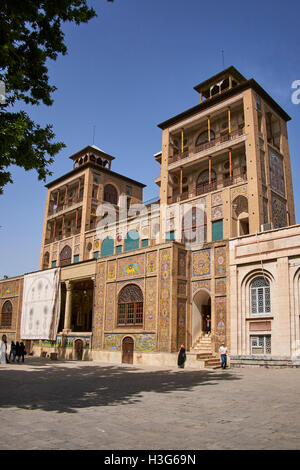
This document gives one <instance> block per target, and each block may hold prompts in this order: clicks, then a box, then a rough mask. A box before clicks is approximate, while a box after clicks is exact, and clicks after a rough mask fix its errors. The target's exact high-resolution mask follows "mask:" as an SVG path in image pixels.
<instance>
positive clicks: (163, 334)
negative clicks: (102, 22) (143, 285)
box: [158, 248, 172, 352]
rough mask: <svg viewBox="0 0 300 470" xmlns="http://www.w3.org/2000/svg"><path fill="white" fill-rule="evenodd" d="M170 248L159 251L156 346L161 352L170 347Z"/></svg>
mask: <svg viewBox="0 0 300 470" xmlns="http://www.w3.org/2000/svg"><path fill="white" fill-rule="evenodd" d="M171 273H172V265H171V249H170V248H166V249H163V250H161V252H160V307H159V318H158V348H159V351H161V352H168V351H169V349H170V346H169V342H170V320H171Z"/></svg>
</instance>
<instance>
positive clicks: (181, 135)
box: [181, 129, 183, 153]
mask: <svg viewBox="0 0 300 470" xmlns="http://www.w3.org/2000/svg"><path fill="white" fill-rule="evenodd" d="M181 153H183V129H181Z"/></svg>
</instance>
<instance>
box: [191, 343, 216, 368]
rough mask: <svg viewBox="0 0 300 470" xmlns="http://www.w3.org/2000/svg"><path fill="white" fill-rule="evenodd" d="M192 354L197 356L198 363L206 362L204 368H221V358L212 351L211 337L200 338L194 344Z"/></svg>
mask: <svg viewBox="0 0 300 470" xmlns="http://www.w3.org/2000/svg"><path fill="white" fill-rule="evenodd" d="M191 353H193V354H196V355H197V360H198V361H203V362H204V367H205V368H209V369H218V368H219V367H221V361H220V358H219V357H218V356H217V354H215V353H212V351H211V338H210V336H206V335H203V336H200V337H199V338H198V339H197V340H196V342H195V343H194V345H193V347H192V349H191Z"/></svg>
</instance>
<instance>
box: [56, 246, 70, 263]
mask: <svg viewBox="0 0 300 470" xmlns="http://www.w3.org/2000/svg"><path fill="white" fill-rule="evenodd" d="M71 263H72V250H71V248H70V247H69V245H66V246H64V247H63V249H62V250H61V252H60V255H59V265H60V266H66V265H67V264H71Z"/></svg>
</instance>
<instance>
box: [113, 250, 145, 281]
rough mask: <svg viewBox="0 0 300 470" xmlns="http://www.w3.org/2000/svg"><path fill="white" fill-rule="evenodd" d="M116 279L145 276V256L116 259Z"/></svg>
mask: <svg viewBox="0 0 300 470" xmlns="http://www.w3.org/2000/svg"><path fill="white" fill-rule="evenodd" d="M117 272H118V278H122V277H127V278H128V277H130V278H132V277H136V276H143V275H144V274H145V256H144V255H136V256H129V257H126V258H121V259H118V269H117Z"/></svg>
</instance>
